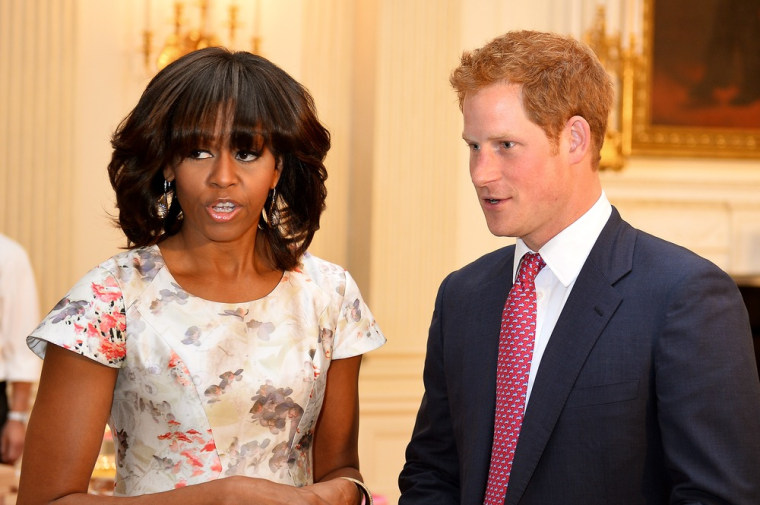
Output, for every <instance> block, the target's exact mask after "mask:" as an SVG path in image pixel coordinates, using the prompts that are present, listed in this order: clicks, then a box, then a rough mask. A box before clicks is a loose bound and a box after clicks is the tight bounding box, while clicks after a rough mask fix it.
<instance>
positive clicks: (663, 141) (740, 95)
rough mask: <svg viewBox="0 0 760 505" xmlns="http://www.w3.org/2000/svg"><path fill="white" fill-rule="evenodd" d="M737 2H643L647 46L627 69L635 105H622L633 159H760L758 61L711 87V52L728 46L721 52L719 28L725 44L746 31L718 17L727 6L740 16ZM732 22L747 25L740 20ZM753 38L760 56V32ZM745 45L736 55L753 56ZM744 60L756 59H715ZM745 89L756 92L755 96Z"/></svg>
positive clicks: (729, 73) (631, 102)
mask: <svg viewBox="0 0 760 505" xmlns="http://www.w3.org/2000/svg"><path fill="white" fill-rule="evenodd" d="M733 3H734V2H729V1H723V0H717V1H716V0H643V13H642V14H643V23H642V32H643V33H642V36H643V40H642V47H641V52H640V53H639V56H636V57H634V58H633V59H632V60H633V61H632V63H631V67H629V68H630V70H631V74H630V75H629V77H630V80H629V84H630V89H629V92H630V95H629V96H628V98H629V99H630V100H625V99H624V100H623V103H624V105H625V104H626V102H627V105H628V107H625V106H624V107H623V111H622V112H623V120H624V122H627V123H628V125H627V126H628V128H627V130H628V132H625V131H624V134H623V136H624V138H625V137H627V138H625V141H626V143H628V146H626V147H627V148H628V149H626V150H627V151H628V152H629V153H630V154H631V155H664V156H685V157H721V158H760V56H759V57H758V59H757V66H758V68H757V69H755V68H754V65H755V62H754V60H752V65H753V67H752V68H751V71H750V70H747V69H746V68H744V73H743V74H742V73H741V72H739V71H738V70H736V69H735V68H733V69H731V70H730V71H726V70H725V69H724V71H723V72H722V74H721V78H722V81H721V82H719V83H717V84H715V83H712V84H710V85H709V86H708V85H707V84H705V83H707V82H708V75H709V74H711V72H710V70H709V69H710V68H713V67H714V66H715V65H713V66H710V64H709V62H711V61H713V62H714V61H716V55H715V54H712V55H711V54H710V53H709V51H710V50H714V49H715V47H724V49H725V48H727V44H724V45H723V46H721V45H720V44H718V45H717V46H716V39H715V38H711V37H713V35H711V33H713V30H712V28H713V26H715V27H718V25H720V26H722V27H723V28H724V33H722V34H718V35H717V36H718V37H720V36H721V35H722V36H723V37H724V38H726V37H734V36H735V34H736V33H737V32H739V33H740V32H741V31H742V30H744V29H745V28H743V27H741V26H738V25H731V24H730V23H729V24H728V25H727V26H726V23H727V22H728V21H731V20H728V21H727V18H726V17H721V16H722V14H721V13H717V12H714V10H715V9H719V8H721V7H725V6H728V8H730V9H734V10H735V5H732V4H733ZM739 3H741V2H739ZM744 3H745V4H746V3H747V2H744ZM735 14H736V13H735V12H734V13H732V14H731V15H735ZM726 16H728V14H726ZM739 16H741V14H740V15H739ZM745 17H750V18H751V16H746V15H745ZM732 20H733V21H735V22H736V23H740V22H741V23H743V20H741V19H740V17H739V18H737V17H734V18H732ZM758 23H760V19H758ZM752 29H753V30H754V29H755V28H754V26H753V27H752ZM754 40H756V41H757V43H758V49H757V51H758V53H757V54H760V34H758V33H755V35H754ZM724 42H726V41H724ZM749 44H754V42H750V43H749ZM747 45H748V44H747V43H746V42H743V46H742V47H741V49H736V48H734V49H732V51H734V52H735V51H736V50H744V51H745V53H746V52H747V51H754V47H749V48H748V47H746V46H747ZM742 57H744V58H750V56H747V54H744V55H742V54H734V53H732V55H731V57H730V58H726V57H724V58H722V59H720V58H717V59H718V60H720V61H718V62H719V63H721V64H724V63H727V62H732V64H735V63H736V62H737V61H742V60H741V58H742ZM747 61H749V60H747ZM743 67H747V65H743ZM746 88H750V89H751V90H750V92H749V95H748V93H747V92H746ZM624 94H625V93H624ZM755 94H756V95H757V97H756V99H755ZM747 95H748V96H747ZM626 108H628V110H625V109H626ZM623 128H624V130H625V129H626V128H625V125H624V127H623Z"/></svg>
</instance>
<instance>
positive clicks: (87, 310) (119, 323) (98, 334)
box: [27, 266, 126, 368]
mask: <svg viewBox="0 0 760 505" xmlns="http://www.w3.org/2000/svg"><path fill="white" fill-rule="evenodd" d="M125 337H126V316H125V310H124V297H123V294H122V289H121V286H120V285H119V282H118V280H117V279H116V277H114V275H113V274H112V273H110V272H109V271H108V270H107V269H105V268H103V267H102V266H100V267H97V268H95V269H93V270H91V271H90V272H89V273H87V274H86V275H85V276H84V277H83V278H82V279H81V280H80V281H79V282H78V283H77V284H75V285H74V287H73V288H71V290H70V291H69V292H68V293H67V294H66V296H65V297H63V299H62V300H61V301H60V302H58V304H57V305H56V306H55V307H54V308H53V310H51V311H50V313H49V314H48V315H47V316H45V318H44V319H43V320H42V322H41V323H40V325H39V326H38V327H37V328H36V329H35V330H34V331H33V332H32V334H31V335H30V336H29V337H27V345H29V348H30V349H31V350H32V351H33V352H34V353H35V354H36V355H37V356H39V357H41V358H44V357H45V350H46V348H47V344H48V343H51V344H54V345H57V346H60V347H63V348H64V349H68V350H71V351H74V352H76V353H77V354H80V355H82V356H85V357H87V358H90V359H92V360H94V361H97V362H98V363H101V364H103V365H106V366H110V367H114V368H118V367H121V366H122V363H123V361H124V357H125V354H126V340H125Z"/></svg>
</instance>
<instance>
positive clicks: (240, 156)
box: [164, 139, 280, 243]
mask: <svg viewBox="0 0 760 505" xmlns="http://www.w3.org/2000/svg"><path fill="white" fill-rule="evenodd" d="M164 177H165V178H166V179H167V180H169V181H171V180H173V181H174V183H175V197H176V198H178V199H179V203H180V205H181V206H182V213H183V215H184V220H183V224H182V228H181V230H180V232H179V233H180V234H181V235H182V236H183V237H184V238H185V239H189V240H192V241H193V242H195V243H198V242H201V243H202V242H235V241H246V240H249V241H251V242H252V241H253V240H254V239H255V236H256V230H257V226H258V223H259V217H260V216H261V210H262V208H263V207H264V203H265V202H266V199H267V195H268V194H269V191H270V190H271V189H272V188H274V187H275V186H276V185H277V181H278V180H279V178H280V170H279V167H278V163H277V160H276V159H275V157H274V156H273V155H272V152H271V151H270V150H269V149H268V148H267V147H266V146H264V145H263V144H262V147H261V148H260V149H259V151H258V152H257V151H256V150H235V149H232V148H230V147H229V142H228V139H223V140H221V141H217V142H215V143H214V145H207V146H198V147H197V148H196V149H195V150H193V151H192V152H191V153H190V154H189V155H188V156H187V157H186V158H184V159H183V160H182V161H181V162H180V163H179V164H178V165H177V166H176V167H173V168H167V169H166V170H165V171H164Z"/></svg>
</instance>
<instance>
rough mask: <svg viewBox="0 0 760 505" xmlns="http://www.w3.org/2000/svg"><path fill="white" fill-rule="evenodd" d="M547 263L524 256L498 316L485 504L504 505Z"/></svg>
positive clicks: (539, 257)
mask: <svg viewBox="0 0 760 505" xmlns="http://www.w3.org/2000/svg"><path fill="white" fill-rule="evenodd" d="M545 265H546V263H544V260H543V259H541V256H540V255H539V254H535V253H527V254H526V255H525V256H523V259H522V263H521V264H520V270H519V272H518V273H517V278H516V279H515V284H514V285H513V286H512V289H511V290H510V291H509V296H507V303H506V304H505V305H504V312H503V313H502V316H501V332H500V333H499V360H498V363H497V365H496V414H495V416H494V436H493V447H492V448H491V466H490V468H489V469H488V483H487V484H486V496H485V499H484V500H483V503H484V505H503V504H504V497H505V495H506V492H507V485H508V484H509V474H510V473H511V471H512V459H513V458H514V456H515V447H517V437H518V436H519V435H520V426H521V425H522V419H523V414H524V411H525V396H526V394H527V392H528V376H529V375H530V362H531V359H532V358H533V340H534V338H535V334H536V285H535V283H534V281H535V279H536V275H538V272H540V271H541V269H542V268H543V267H544V266H545Z"/></svg>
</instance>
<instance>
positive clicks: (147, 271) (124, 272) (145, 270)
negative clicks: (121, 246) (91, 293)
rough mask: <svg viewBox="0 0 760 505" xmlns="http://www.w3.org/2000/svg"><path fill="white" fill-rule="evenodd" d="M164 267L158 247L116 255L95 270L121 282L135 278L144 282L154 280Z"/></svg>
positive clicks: (130, 250) (143, 248) (141, 248)
mask: <svg viewBox="0 0 760 505" xmlns="http://www.w3.org/2000/svg"><path fill="white" fill-rule="evenodd" d="M163 266H164V259H163V257H162V256H161V251H160V250H159V248H158V246H155V245H154V246H147V247H136V248H134V249H128V250H126V251H122V252H120V253H118V254H114V255H113V256H111V257H110V258H108V259H107V260H105V261H103V262H102V263H100V264H99V265H98V266H97V267H95V268H94V269H93V271H94V270H101V271H105V272H107V273H109V274H110V275H113V276H114V277H116V278H117V279H119V280H121V281H129V280H131V279H132V278H134V277H139V278H140V279H142V280H146V279H148V280H151V279H153V278H154V277H155V276H156V274H157V273H158V271H159V270H161V268H162V267H163Z"/></svg>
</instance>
